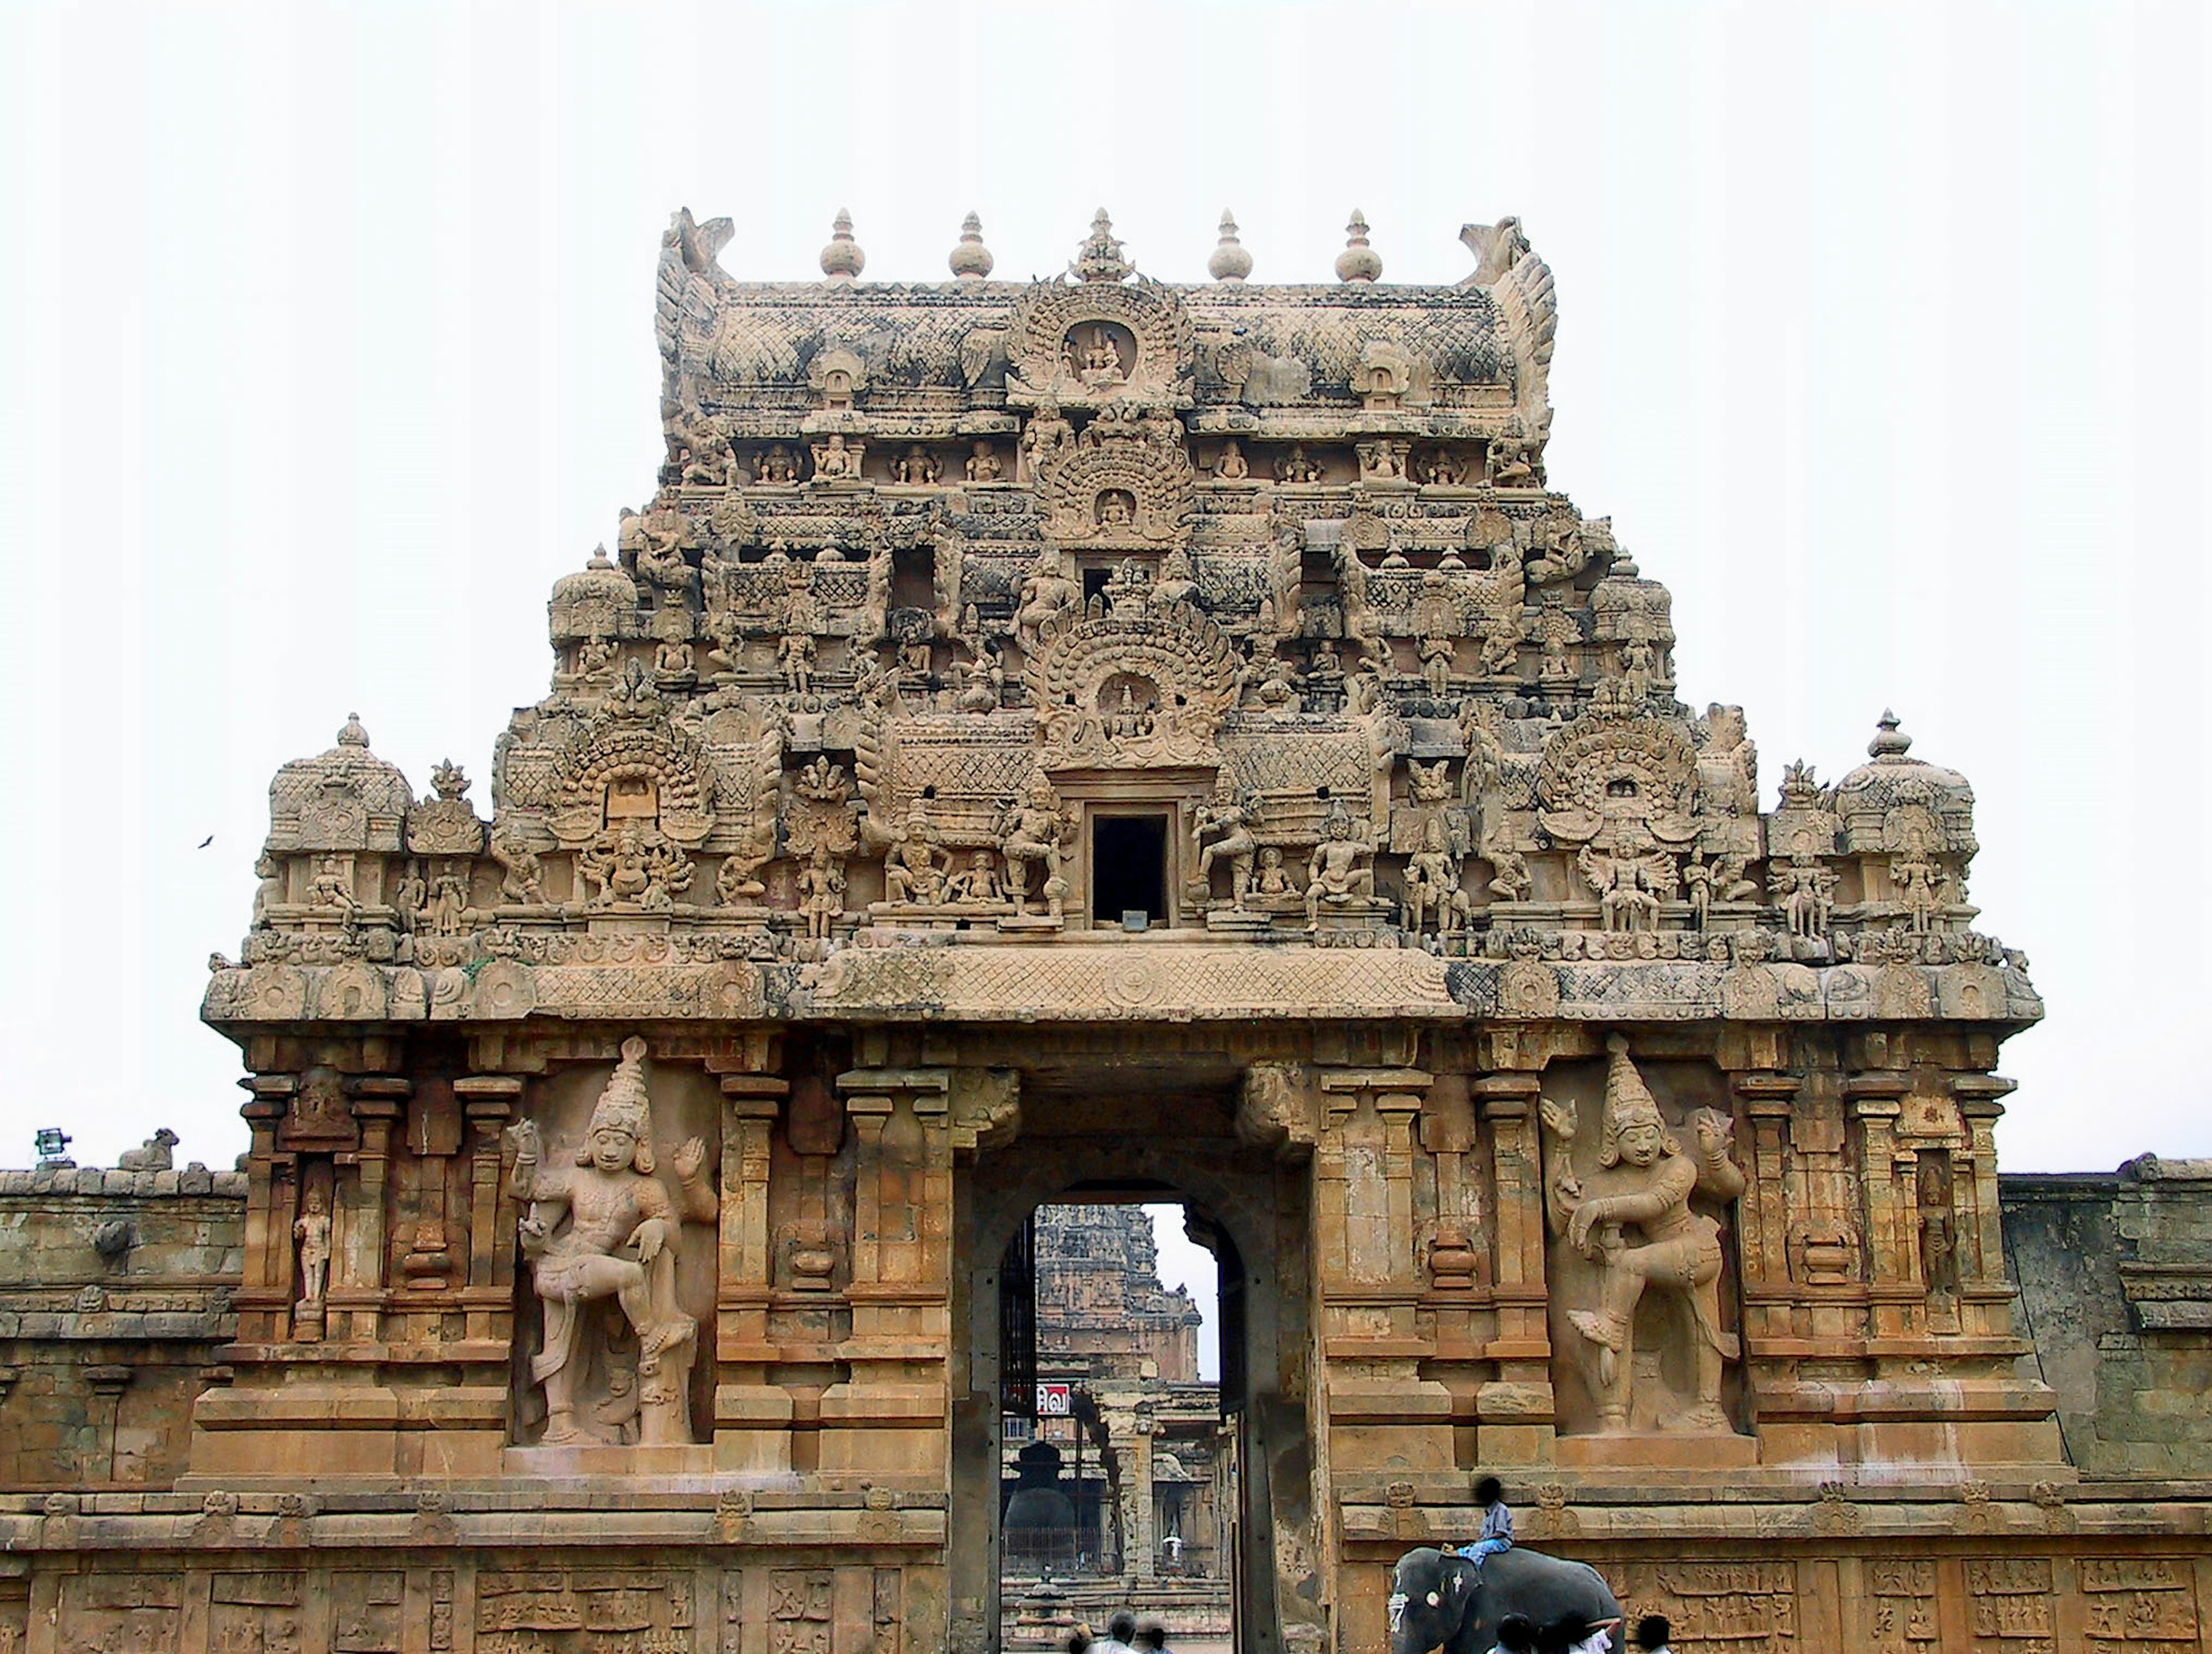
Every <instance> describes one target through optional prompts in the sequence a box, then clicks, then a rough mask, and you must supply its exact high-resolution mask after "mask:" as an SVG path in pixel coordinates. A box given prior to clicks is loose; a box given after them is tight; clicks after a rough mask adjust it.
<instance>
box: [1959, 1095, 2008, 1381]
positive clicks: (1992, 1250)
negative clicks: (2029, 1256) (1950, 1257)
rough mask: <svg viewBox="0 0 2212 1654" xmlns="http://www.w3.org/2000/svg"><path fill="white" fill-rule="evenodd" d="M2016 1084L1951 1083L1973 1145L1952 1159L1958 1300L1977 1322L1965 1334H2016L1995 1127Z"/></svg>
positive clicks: (1968, 1137) (1969, 1143) (1999, 1335)
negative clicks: (2000, 1205)
mask: <svg viewBox="0 0 2212 1654" xmlns="http://www.w3.org/2000/svg"><path fill="white" fill-rule="evenodd" d="M2017 1084H2018V1082H2017V1081H2012V1080H2007V1079H2004V1078H2003V1077H2002V1076H2001V1075H1995V1074H1961V1075H1955V1076H1954V1077H1953V1079H1952V1081H1951V1094H1952V1095H1953V1096H1954V1097H1955V1098H1957V1099H1958V1101H1959V1112H1960V1115H1961V1116H1962V1117H1963V1118H1964V1119H1965V1121H1966V1137H1967V1142H1968V1145H1969V1146H1968V1147H1967V1148H1966V1149H1965V1150H1963V1151H1961V1152H1960V1153H1959V1154H1956V1155H1954V1157H1953V1158H1952V1161H1951V1170H1952V1184H1951V1202H1952V1213H1953V1218H1952V1222H1953V1229H1954V1233H1956V1234H1957V1235H1958V1237H1959V1248H1960V1259H1959V1266H1960V1267H1959V1296H1960V1300H1961V1301H1962V1303H1963V1304H1964V1305H1965V1306H1967V1307H1968V1308H1969V1310H1970V1311H1971V1312H1972V1316H1973V1318H1974V1321H1973V1324H1971V1325H1969V1326H1968V1327H1967V1328H1966V1330H1967V1331H1969V1332H1980V1333H1984V1334H1986V1335H1989V1336H1995V1337H2004V1336H2008V1334H2010V1332H2011V1331H2012V1288H2011V1287H2009V1286H2008V1285H2007V1284H2006V1281H2005V1261H2004V1220H2003V1216H2002V1213H2001V1212H2000V1211H1999V1209H1998V1206H1997V1148H1996V1125H1997V1122H1998V1121H1999V1120H2001V1119H2002V1118H2004V1104H2003V1102H2002V1099H2003V1098H2004V1097H2006V1096H2007V1095H2008V1094H2010V1093H2011V1092H2012V1091H2013V1090H2014V1089H2015V1088H2016V1087H2017Z"/></svg>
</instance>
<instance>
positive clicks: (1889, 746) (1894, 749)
mask: <svg viewBox="0 0 2212 1654" xmlns="http://www.w3.org/2000/svg"><path fill="white" fill-rule="evenodd" d="M1911 749H1912V737H1911V736H1909V735H1907V734H1905V731H1904V730H1900V729H1899V728H1898V726H1897V714H1896V713H1895V712H1891V711H1890V710H1889V709H1888V708H1887V707H1886V706H1885V707H1884V708H1883V709H1882V713H1881V721H1880V722H1879V723H1878V724H1876V725H1875V736H1874V739H1873V740H1871V741H1869V742H1867V756H1868V757H1869V758H1902V757H1904V756H1905V754H1906V753H1908V752H1910V751H1911Z"/></svg>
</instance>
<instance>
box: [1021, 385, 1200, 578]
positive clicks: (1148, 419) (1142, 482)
mask: <svg viewBox="0 0 2212 1654" xmlns="http://www.w3.org/2000/svg"><path fill="white" fill-rule="evenodd" d="M1039 482H1040V484H1041V485H1042V493H1043V495H1044V504H1045V511H1046V525H1045V531H1046V532H1047V533H1048V534H1049V535H1050V536H1052V537H1053V538H1054V540H1057V541H1060V542H1063V543H1066V544H1070V545H1079V546H1082V547H1084V548H1085V549H1115V548H1122V547H1128V548H1139V547H1144V548H1158V547H1162V546H1166V545H1170V544H1176V543H1180V542H1182V541H1183V540H1184V538H1185V536H1186V535H1187V533H1188V521H1189V518H1190V515H1191V512H1192V511H1193V510H1194V502H1195V500H1196V498H1197V484H1198V475H1197V472H1196V470H1194V468H1193V466H1192V465H1191V463H1190V453H1189V451H1188V448H1187V447H1186V446H1185V445H1184V441H1183V431H1182V421H1179V420H1178V419H1176V416H1175V415H1173V414H1172V413H1170V412H1167V411H1165V410H1164V409H1151V410H1149V411H1145V410H1140V409H1139V408H1138V407H1137V406H1136V404H1134V403H1130V404H1127V406H1124V407H1118V408H1112V409H1105V410H1103V411H1102V412H1101V413H1100V414H1099V415H1098V417H1097V418H1096V419H1095V420H1093V421H1091V423H1090V425H1089V426H1088V427H1085V430H1084V433H1083V434H1082V435H1081V436H1080V437H1079V438H1078V439H1076V440H1075V441H1074V442H1073V444H1067V445H1061V446H1060V448H1058V449H1057V450H1055V451H1053V452H1052V454H1051V455H1050V457H1048V460H1047V461H1046V463H1045V464H1044V466H1043V468H1042V474H1041V476H1040V477H1039Z"/></svg>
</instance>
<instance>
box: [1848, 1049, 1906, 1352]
mask: <svg viewBox="0 0 2212 1654" xmlns="http://www.w3.org/2000/svg"><path fill="white" fill-rule="evenodd" d="M1911 1088H1912V1076H1911V1075H1909V1074H1905V1073H1902V1072H1899V1071H1897V1070H1894V1069H1878V1070H1875V1071H1873V1072H1869V1073H1863V1074H1856V1075H1852V1076H1851V1077H1850V1079H1849V1080H1847V1081H1844V1097H1845V1098H1846V1099H1847V1100H1848V1103H1849V1106H1850V1116H1851V1118H1852V1120H1853V1121H1854V1122H1855V1123H1856V1124H1857V1127H1858V1136H1859V1178H1860V1187H1861V1188H1862V1189H1863V1191H1864V1193H1865V1201H1866V1239H1867V1263H1868V1269H1867V1273H1868V1275H1869V1287H1870V1295H1871V1297H1872V1298H1873V1300H1874V1311H1873V1313H1874V1326H1873V1328H1872V1331H1873V1332H1874V1335H1875V1336H1877V1337H1883V1338H1894V1337H1897V1336H1900V1335H1902V1334H1903V1333H1904V1332H1905V1324H1906V1315H1907V1312H1906V1306H1907V1304H1909V1303H1912V1302H1916V1301H1917V1300H1918V1299H1919V1297H1920V1295H1921V1294H1920V1290H1919V1245H1918V1241H1917V1237H1916V1236H1915V1234H1914V1233H1913V1227H1912V1223H1911V1213H1910V1211H1909V1208H1910V1206H1911V1191H1910V1190H1905V1191H1900V1190H1899V1182H1898V1176H1897V1172H1898V1150H1897V1121H1898V1117H1899V1114H1900V1113H1902V1112H1904V1103H1903V1098H1904V1096H1905V1094H1906V1093H1907V1092H1908V1091H1910V1090H1911ZM1907 1158H1908V1159H1909V1158H1910V1157H1909V1156H1908V1157H1907ZM1900 1202H1902V1203H1903V1206H1902V1207H1900V1204H1899V1203H1900Z"/></svg>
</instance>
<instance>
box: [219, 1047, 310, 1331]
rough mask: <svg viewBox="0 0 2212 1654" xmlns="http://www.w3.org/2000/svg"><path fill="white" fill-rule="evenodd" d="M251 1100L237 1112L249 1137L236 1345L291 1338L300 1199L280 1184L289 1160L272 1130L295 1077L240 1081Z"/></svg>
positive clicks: (290, 1186) (295, 1188) (286, 1183)
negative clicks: (294, 1240) (295, 1205)
mask: <svg viewBox="0 0 2212 1654" xmlns="http://www.w3.org/2000/svg"><path fill="white" fill-rule="evenodd" d="M239 1083H240V1085H242V1086H245V1087H246V1088H247V1089H248V1090H250V1091H251V1092H252V1100H251V1101H250V1102H248V1103H247V1104H246V1106H245V1107H244V1108H243V1109H242V1110H240V1112H241V1113H243V1114H244V1115H245V1117H246V1126H247V1128H248V1130H251V1131H252V1134H253V1140H252V1145H251V1147H250V1148H249V1149H248V1150H247V1160H246V1164H247V1165H248V1166H250V1167H251V1168H252V1171H251V1173H250V1175H249V1176H248V1177H247V1178H246V1258H245V1277H244V1279H243V1280H242V1281H240V1283H239V1291H238V1296H237V1298H236V1300H234V1301H235V1302H236V1304H237V1306H238V1338H239V1342H240V1343H252V1344H276V1343H282V1342H284V1341H285V1340H286V1339H288V1338H289V1337H290V1336H292V1296H293V1293H294V1291H295V1285H294V1281H293V1263H294V1258H293V1254H292V1224H293V1221H294V1220H295V1216H296V1214H295V1212H294V1210H293V1203H294V1202H295V1201H296V1200H297V1199H298V1197H299V1185H298V1183H297V1181H296V1180H295V1179H294V1178H289V1177H287V1178H284V1179H283V1181H282V1182H281V1183H280V1181H279V1180H278V1178H277V1176H276V1172H277V1167H278V1165H279V1163H280V1161H281V1162H282V1163H283V1165H284V1166H287V1167H288V1168H289V1166H291V1164H292V1163H293V1162H292V1158H291V1156H289V1155H285V1154H280V1153H279V1151H278V1149H277V1147H276V1128H277V1127H278V1125H280V1124H282V1123H283V1118H284V1113H285V1111H286V1110H287V1109H288V1108H289V1107H290V1106H291V1101H292V1094H293V1093H294V1092H295V1091H297V1090H298V1089H299V1088H300V1080H299V1076H298V1075H293V1074H257V1075H253V1076H252V1078H250V1079H246V1080H241V1081H239Z"/></svg>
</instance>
